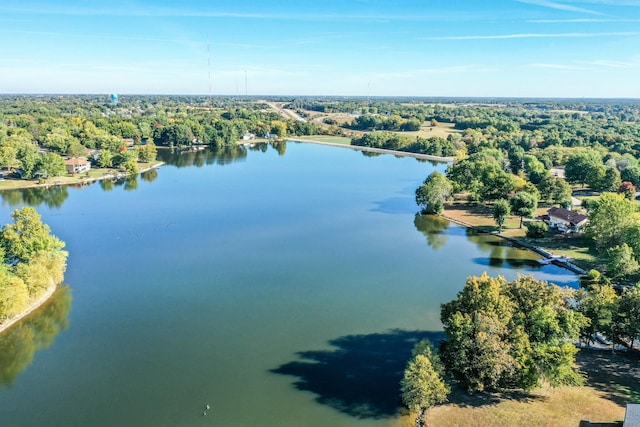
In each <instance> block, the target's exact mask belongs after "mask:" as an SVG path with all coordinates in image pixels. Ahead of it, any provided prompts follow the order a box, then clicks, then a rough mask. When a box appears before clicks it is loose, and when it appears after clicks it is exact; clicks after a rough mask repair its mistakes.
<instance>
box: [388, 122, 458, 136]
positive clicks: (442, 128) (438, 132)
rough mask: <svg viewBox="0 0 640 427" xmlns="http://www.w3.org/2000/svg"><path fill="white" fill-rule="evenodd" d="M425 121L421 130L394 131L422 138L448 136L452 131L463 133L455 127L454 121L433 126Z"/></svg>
mask: <svg viewBox="0 0 640 427" xmlns="http://www.w3.org/2000/svg"><path fill="white" fill-rule="evenodd" d="M428 123H429V122H425V124H423V125H422V127H421V128H420V130H418V131H412V132H394V133H396V134H398V135H403V136H408V137H409V138H415V137H416V136H419V137H421V138H430V137H432V136H439V137H440V138H446V137H447V136H449V135H451V134H452V133H461V132H462V131H460V130H458V129H454V128H453V127H454V124H453V123H438V125H437V126H431V125H430V124H428Z"/></svg>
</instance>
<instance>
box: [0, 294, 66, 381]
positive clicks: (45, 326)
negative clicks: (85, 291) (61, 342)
mask: <svg viewBox="0 0 640 427" xmlns="http://www.w3.org/2000/svg"><path fill="white" fill-rule="evenodd" d="M70 308H71V290H70V289H69V287H68V286H61V287H60V288H59V289H58V290H56V292H55V293H54V294H53V296H52V297H51V298H50V299H49V301H47V302H46V303H45V304H44V305H43V306H42V307H40V308H39V309H38V310H36V311H35V312H34V313H31V314H30V315H29V316H28V317H27V318H26V319H24V320H22V321H21V322H19V323H18V324H17V325H14V326H13V327H12V328H10V329H9V330H8V331H6V332H5V333H3V334H2V335H0V387H2V386H7V387H10V386H11V385H12V384H13V383H14V381H15V380H16V378H18V375H19V374H20V373H21V372H22V371H24V370H25V369H27V368H28V367H29V365H31V362H32V361H33V356H34V354H35V352H36V351H37V350H44V349H46V348H48V347H49V346H51V344H53V341H54V339H55V337H56V336H57V335H58V334H59V333H60V332H61V331H63V330H65V329H67V327H68V325H69V319H68V314H69V310H70Z"/></svg>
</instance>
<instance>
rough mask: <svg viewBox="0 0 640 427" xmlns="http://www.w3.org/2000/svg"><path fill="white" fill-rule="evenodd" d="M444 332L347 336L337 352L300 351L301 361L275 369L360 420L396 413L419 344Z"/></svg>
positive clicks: (336, 342) (334, 342) (435, 340)
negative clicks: (402, 383)
mask: <svg viewBox="0 0 640 427" xmlns="http://www.w3.org/2000/svg"><path fill="white" fill-rule="evenodd" d="M443 338H444V335H443V334H442V332H425V331H404V330H400V329H394V330H391V331H389V332H385V333H377V334H368V335H347V336H344V337H340V338H337V339H334V340H331V341H330V342H329V344H331V345H332V346H334V347H335V349H332V350H316V351H301V352H298V353H297V355H298V356H299V359H300V360H296V361H292V362H289V363H286V364H284V365H282V366H280V367H278V368H276V369H272V370H271V372H273V373H276V374H281V375H291V376H294V377H297V378H298V380H297V381H296V382H294V386H295V387H296V388H297V389H298V390H302V391H310V392H312V393H314V394H315V395H316V401H317V402H318V403H321V404H323V405H329V406H331V407H332V408H334V409H336V410H338V411H341V412H343V413H345V414H348V415H350V416H353V417H356V418H360V419H367V418H373V419H381V418H389V417H394V416H396V415H398V414H400V413H401V412H402V411H403V406H402V402H401V401H400V380H401V379H402V376H403V373H404V369H405V367H406V364H407V361H408V360H409V358H410V357H411V350H412V348H413V346H414V345H415V344H416V343H417V342H419V341H421V340H423V339H429V340H430V341H431V342H432V343H433V344H434V345H437V344H438V342H439V341H440V340H441V339H443Z"/></svg>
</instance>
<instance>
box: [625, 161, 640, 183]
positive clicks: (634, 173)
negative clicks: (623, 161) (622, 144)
mask: <svg viewBox="0 0 640 427" xmlns="http://www.w3.org/2000/svg"><path fill="white" fill-rule="evenodd" d="M620 179H621V180H622V181H629V182H631V183H632V184H633V185H634V186H636V187H638V186H640V165H637V164H634V165H631V166H629V167H627V168H625V169H623V170H622V171H621V172H620Z"/></svg>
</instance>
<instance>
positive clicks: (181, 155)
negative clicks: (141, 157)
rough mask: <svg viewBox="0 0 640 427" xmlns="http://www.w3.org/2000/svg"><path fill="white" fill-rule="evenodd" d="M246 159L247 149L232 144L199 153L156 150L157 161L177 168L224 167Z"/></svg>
mask: <svg viewBox="0 0 640 427" xmlns="http://www.w3.org/2000/svg"><path fill="white" fill-rule="evenodd" d="M246 157H247V149H246V147H244V146H242V145H237V144H232V145H225V146H222V147H218V148H206V149H204V150H200V151H184V152H181V151H179V150H176V149H174V150H158V160H159V161H162V162H164V163H166V164H168V165H171V166H176V167H179V168H184V167H191V166H196V167H202V166H204V165H212V164H217V165H226V164H229V163H233V162H236V161H239V160H243V159H245V158H246Z"/></svg>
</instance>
